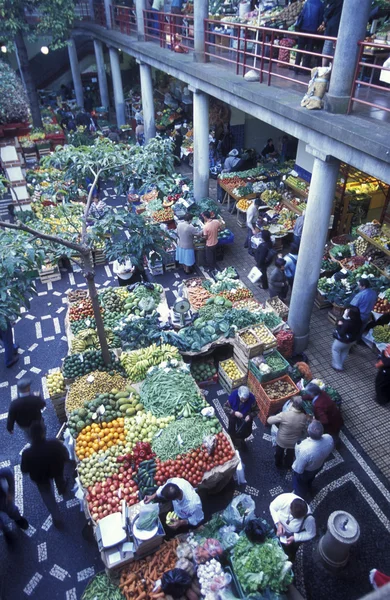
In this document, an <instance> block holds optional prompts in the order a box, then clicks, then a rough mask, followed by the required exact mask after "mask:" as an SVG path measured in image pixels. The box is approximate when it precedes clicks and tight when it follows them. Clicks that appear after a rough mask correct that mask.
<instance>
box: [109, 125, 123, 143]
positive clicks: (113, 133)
mask: <svg viewBox="0 0 390 600" xmlns="http://www.w3.org/2000/svg"><path fill="white" fill-rule="evenodd" d="M107 137H108V139H109V140H111V142H116V143H117V144H119V142H120V141H121V139H120V137H119V133H118V130H117V128H116V127H114V125H112V126H111V127H110V133H109V134H108V136H107Z"/></svg>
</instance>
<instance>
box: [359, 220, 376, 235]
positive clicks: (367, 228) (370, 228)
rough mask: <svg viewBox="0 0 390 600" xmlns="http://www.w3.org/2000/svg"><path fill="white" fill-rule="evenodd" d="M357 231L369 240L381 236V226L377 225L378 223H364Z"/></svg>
mask: <svg viewBox="0 0 390 600" xmlns="http://www.w3.org/2000/svg"><path fill="white" fill-rule="evenodd" d="M359 231H361V232H362V233H364V234H365V235H366V236H367V237H369V238H372V239H374V238H378V237H379V236H380V234H381V224H380V223H378V221H373V222H372V223H365V224H364V225H360V227H359Z"/></svg>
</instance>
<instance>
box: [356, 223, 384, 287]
mask: <svg viewBox="0 0 390 600" xmlns="http://www.w3.org/2000/svg"><path fill="white" fill-rule="evenodd" d="M382 229H383V231H384V233H385V234H387V235H388V237H389V239H390V228H389V227H386V226H385V225H384V226H383V228H382ZM357 233H358V234H359V235H360V236H361V237H362V238H363V239H365V240H366V242H368V243H369V244H371V245H372V246H375V248H378V250H380V251H381V252H384V253H385V254H387V256H390V250H388V249H387V248H385V247H384V246H382V245H381V244H379V243H378V242H376V241H375V240H373V239H372V238H370V237H369V236H368V235H366V234H365V233H364V232H363V231H361V230H360V229H358V230H357ZM385 277H387V275H385Z"/></svg>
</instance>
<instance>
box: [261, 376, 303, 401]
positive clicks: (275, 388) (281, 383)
mask: <svg viewBox="0 0 390 600" xmlns="http://www.w3.org/2000/svg"><path fill="white" fill-rule="evenodd" d="M263 388H264V391H265V393H266V394H267V396H268V398H269V399H270V400H280V399H281V398H288V397H290V396H293V395H294V394H295V393H296V391H297V388H296V387H295V385H294V384H293V383H292V382H291V383H290V382H289V381H286V380H284V379H278V380H276V381H273V382H271V383H264V384H263Z"/></svg>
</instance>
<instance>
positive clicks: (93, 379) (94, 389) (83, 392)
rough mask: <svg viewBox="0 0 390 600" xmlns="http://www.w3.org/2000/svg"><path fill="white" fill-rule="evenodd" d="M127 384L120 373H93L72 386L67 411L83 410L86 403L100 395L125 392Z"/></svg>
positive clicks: (67, 401)
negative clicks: (116, 391) (114, 391)
mask: <svg viewBox="0 0 390 600" xmlns="http://www.w3.org/2000/svg"><path fill="white" fill-rule="evenodd" d="M126 383H127V382H126V380H125V379H124V378H123V377H122V376H121V375H119V374H118V373H114V374H113V375H111V374H110V373H105V372H103V371H93V372H92V373H89V375H84V376H83V377H80V378H79V379H77V380H76V381H75V382H74V383H73V384H72V386H71V388H70V391H69V394H68V396H67V399H66V409H67V411H68V412H70V411H72V410H74V409H76V408H82V407H83V406H84V402H88V401H90V400H93V399H94V398H95V397H96V396H97V395H98V394H104V393H106V392H107V393H110V392H111V390H114V389H116V390H118V391H123V390H124V389H125V387H126Z"/></svg>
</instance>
